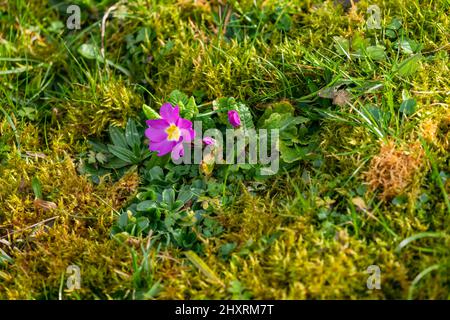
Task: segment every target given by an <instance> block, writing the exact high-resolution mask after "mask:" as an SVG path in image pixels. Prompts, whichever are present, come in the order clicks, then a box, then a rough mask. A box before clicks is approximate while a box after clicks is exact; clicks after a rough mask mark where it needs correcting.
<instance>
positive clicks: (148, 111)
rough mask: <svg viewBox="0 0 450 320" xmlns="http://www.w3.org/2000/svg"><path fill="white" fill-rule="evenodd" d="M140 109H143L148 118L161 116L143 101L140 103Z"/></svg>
mask: <svg viewBox="0 0 450 320" xmlns="http://www.w3.org/2000/svg"><path fill="white" fill-rule="evenodd" d="M142 111H144V114H145V117H146V118H147V119H149V120H152V119H159V118H161V117H160V116H159V114H158V112H156V111H155V110H153V109H152V108H151V107H149V106H148V105H146V104H145V103H144V104H143V105H142Z"/></svg>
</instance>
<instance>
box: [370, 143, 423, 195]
mask: <svg viewBox="0 0 450 320" xmlns="http://www.w3.org/2000/svg"><path fill="white" fill-rule="evenodd" d="M423 156H424V153H423V150H422V147H421V146H420V144H418V143H416V144H413V145H409V146H407V147H402V148H400V147H397V146H396V145H395V143H394V142H393V141H388V142H387V143H383V144H382V145H381V148H380V152H379V154H378V155H376V156H375V157H373V158H372V160H371V162H370V164H369V169H368V171H367V172H366V173H365V178H366V181H367V183H368V184H369V187H370V188H371V189H372V190H381V193H380V197H381V198H382V199H390V198H393V197H395V196H396V195H398V194H401V193H402V192H404V191H405V190H406V189H407V187H408V186H409V185H410V184H411V182H412V181H413V178H414V176H415V174H416V173H417V171H418V170H419V168H420V165H421V164H422V159H423Z"/></svg>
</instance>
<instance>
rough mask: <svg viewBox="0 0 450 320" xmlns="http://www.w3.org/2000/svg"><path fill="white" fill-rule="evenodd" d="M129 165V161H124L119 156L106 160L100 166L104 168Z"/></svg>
mask: <svg viewBox="0 0 450 320" xmlns="http://www.w3.org/2000/svg"><path fill="white" fill-rule="evenodd" d="M129 165H130V162H129V161H124V160H122V159H119V158H113V159H111V160H109V161H108V162H106V163H105V164H102V166H103V167H104V168H106V169H120V168H123V167H126V166H129Z"/></svg>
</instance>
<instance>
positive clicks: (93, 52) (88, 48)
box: [78, 43, 103, 61]
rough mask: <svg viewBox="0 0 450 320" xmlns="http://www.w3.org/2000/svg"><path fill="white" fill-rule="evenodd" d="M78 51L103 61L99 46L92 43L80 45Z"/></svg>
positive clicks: (90, 57) (84, 55) (88, 57)
mask: <svg viewBox="0 0 450 320" xmlns="http://www.w3.org/2000/svg"><path fill="white" fill-rule="evenodd" d="M78 53H79V54H80V55H81V56H83V57H84V58H86V59H89V60H99V61H103V59H102V58H101V55H100V51H99V50H98V48H97V47H96V46H94V45H92V44H88V43H84V44H82V45H81V46H79V47H78Z"/></svg>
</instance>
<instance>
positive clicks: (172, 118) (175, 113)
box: [159, 103, 180, 123]
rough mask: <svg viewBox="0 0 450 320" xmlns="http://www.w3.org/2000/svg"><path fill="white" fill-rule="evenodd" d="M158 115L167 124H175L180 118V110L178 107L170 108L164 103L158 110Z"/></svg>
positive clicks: (169, 105)
mask: <svg viewBox="0 0 450 320" xmlns="http://www.w3.org/2000/svg"><path fill="white" fill-rule="evenodd" d="M159 114H160V115H161V117H162V118H163V119H165V120H167V121H168V122H169V123H177V121H178V119H179V118H180V108H179V107H178V106H175V107H172V105H171V104H170V103H164V104H163V105H162V106H161V109H159Z"/></svg>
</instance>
